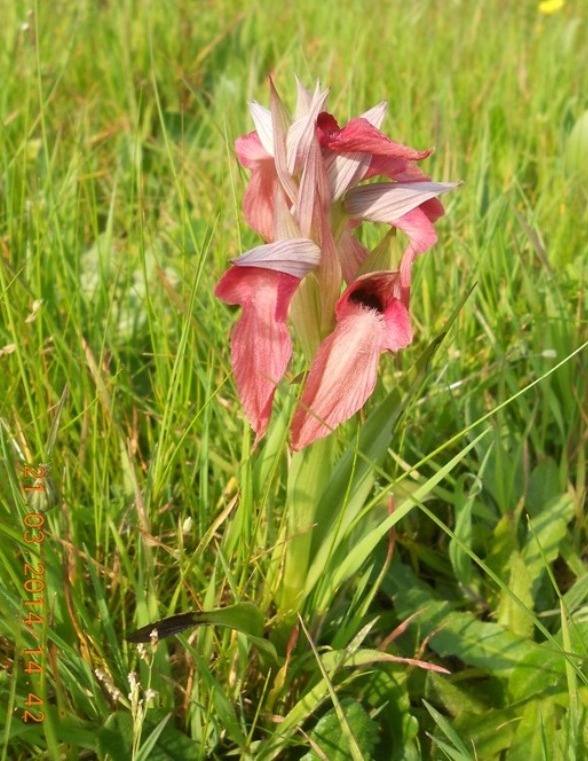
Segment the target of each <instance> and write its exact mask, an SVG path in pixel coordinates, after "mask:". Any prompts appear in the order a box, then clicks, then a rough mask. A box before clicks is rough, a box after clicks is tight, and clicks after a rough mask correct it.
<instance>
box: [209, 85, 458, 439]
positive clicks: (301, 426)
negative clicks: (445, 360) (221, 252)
mask: <svg viewBox="0 0 588 761" xmlns="http://www.w3.org/2000/svg"><path fill="white" fill-rule="evenodd" d="M297 87H298V101H297V106H296V111H295V115H294V118H291V117H290V116H289V115H288V113H287V111H286V109H285V107H284V105H283V103H282V101H281V100H280V98H279V96H278V94H277V92H276V90H275V88H274V86H273V84H272V83H271V82H270V109H266V108H264V107H262V106H260V105H259V104H257V103H253V104H252V105H251V115H252V118H253V121H254V124H255V127H256V129H255V131H254V132H251V133H249V134H248V135H245V136H243V137H240V138H238V139H237V141H236V152H237V156H238V158H239V160H240V162H241V163H242V165H243V166H244V167H245V168H247V169H248V170H250V172H251V179H250V182H249V185H248V187H247V190H246V192H245V199H244V213H245V218H246V220H247V222H248V224H249V225H250V226H251V227H252V228H253V229H254V230H256V231H257V232H258V233H259V234H260V235H261V237H262V238H263V239H264V240H265V244H263V245H260V246H257V247H256V248H253V249H251V250H250V251H248V252H247V253H245V254H244V255H243V256H241V257H239V259H237V260H235V261H234V262H233V264H232V266H231V267H230V269H229V270H228V271H227V272H226V273H225V275H223V277H222V278H221V280H220V281H219V283H218V285H217V288H216V295H217V296H218V297H219V298H220V299H222V300H223V301H225V302H226V303H229V304H238V305H239V306H241V307H242V314H241V316H240V318H239V320H238V321H237V323H236V325H235V327H234V328H233V332H232V336H231V362H232V367H233V373H234V377H235V381H236V385H237V390H238V393H239V396H240V399H241V401H242V403H243V406H244V408H245V412H246V414H247V417H248V418H249V420H250V422H251V424H252V427H253V429H254V430H255V432H256V436H257V439H259V438H260V437H261V436H263V434H264V433H265V431H266V429H267V425H268V421H269V416H270V413H271V407H272V404H273V398H274V394H275V390H276V387H277V385H278V383H279V382H280V380H281V378H282V377H283V375H284V373H285V371H286V368H287V365H288V362H289V360H290V357H291V353H292V342H291V339H290V335H289V332H288V326H287V319H288V316H289V317H290V319H291V320H292V322H293V324H294V328H295V331H296V334H297V337H298V338H299V340H300V343H301V346H302V348H303V350H304V352H305V354H306V355H307V357H308V359H309V360H311V362H312V365H311V369H310V372H309V375H308V379H307V383H306V387H305V389H304V391H303V393H302V397H301V399H300V402H299V406H298V408H297V410H296V412H295V415H294V420H293V427H292V445H293V447H294V448H295V449H300V448H303V447H305V446H307V445H308V444H310V443H311V442H312V441H314V440H316V439H318V438H321V437H323V436H326V435H327V434H328V433H330V432H331V430H333V429H334V428H336V427H337V426H338V425H339V424H340V423H342V422H343V421H345V420H347V419H348V418H349V417H351V416H352V415H353V414H354V413H355V412H356V411H358V410H359V409H361V407H363V405H364V403H365V401H366V400H367V399H368V397H369V396H370V395H371V393H372V392H373V390H374V387H375V384H376V380H377V367H378V360H379V356H380V354H382V353H383V352H393V351H398V350H399V349H401V348H404V347H405V346H407V345H408V344H409V343H410V342H411V340H412V331H411V327H410V319H409V314H408V306H409V295H410V282H411V272H412V265H413V262H414V259H415V257H416V256H417V255H418V254H420V253H423V252H424V251H426V250H427V249H429V248H430V247H431V246H432V245H433V244H434V243H435V242H436V240H437V236H436V233H435V229H434V222H435V221H436V220H437V219H438V218H439V217H440V216H441V215H442V214H443V206H442V205H441V203H440V202H439V200H438V196H440V195H441V194H443V193H445V192H446V191H448V190H451V189H453V188H454V187H456V185H457V183H438V182H432V181H431V179H430V178H429V177H428V176H427V175H425V174H424V173H423V172H422V170H421V169H420V168H419V167H418V165H417V162H418V161H421V160H423V159H425V158H426V157H427V156H429V154H430V153H431V151H430V150H424V151H417V150H415V149H413V148H409V147H407V146H405V145H402V144H401V143H397V142H394V141H392V140H390V139H389V138H387V137H386V136H385V135H383V134H382V133H381V132H380V129H379V128H380V125H381V123H382V120H383V118H384V115H385V112H386V104H385V103H380V104H379V105H377V106H375V107H374V108H372V109H370V110H369V111H367V112H365V113H364V114H363V115H362V116H360V117H358V118H355V119H352V120H351V121H349V122H348V123H347V124H346V125H345V126H344V127H339V125H338V124H337V122H336V121H335V119H334V117H333V116H332V115H331V114H329V113H327V112H326V111H325V110H324V107H325V104H326V100H327V95H328V92H327V91H321V90H320V88H319V87H318V86H317V88H316V89H315V91H314V92H313V93H310V92H308V91H307V90H306V89H305V88H304V87H302V85H301V84H300V83H299V82H297ZM376 177H380V178H384V181H378V182H369V183H367V184H366V183H365V181H366V180H371V179H372V178H376ZM361 183H363V184H361ZM367 221H371V222H384V223H386V224H388V225H390V226H391V227H393V228H397V229H398V230H401V231H402V232H403V233H404V234H406V236H407V238H408V244H407V246H406V248H405V250H404V252H403V254H402V257H401V260H400V262H399V267H398V269H396V268H394V269H392V270H390V271H386V272H380V271H378V272H369V269H370V267H369V263H370V252H369V251H368V250H367V249H366V248H365V247H364V246H363V245H362V244H361V242H360V241H359V240H358V239H357V237H356V234H355V231H356V228H357V227H358V225H360V224H361V223H363V222H367ZM366 268H367V271H366ZM372 269H373V267H372ZM377 269H381V267H378V268H377ZM345 285H346V286H347V287H346V289H345V290H344V293H343V294H342V295H341V290H342V288H343V287H345ZM257 439H256V440H257Z"/></svg>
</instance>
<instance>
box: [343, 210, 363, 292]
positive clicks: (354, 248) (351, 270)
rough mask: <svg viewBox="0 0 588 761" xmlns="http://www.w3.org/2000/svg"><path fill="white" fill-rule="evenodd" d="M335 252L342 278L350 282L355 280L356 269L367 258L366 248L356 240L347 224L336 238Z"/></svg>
mask: <svg viewBox="0 0 588 761" xmlns="http://www.w3.org/2000/svg"><path fill="white" fill-rule="evenodd" d="M337 253H338V255H339V262H340V263H341V273H342V275H343V279H344V280H345V282H346V283H352V282H353V281H354V280H355V276H356V274H357V270H358V269H359V268H360V267H361V265H362V264H363V263H364V261H365V260H366V259H367V256H368V250H367V248H366V247H365V246H363V245H362V244H361V243H360V242H359V241H358V240H357V238H356V237H355V235H354V234H353V230H352V229H351V227H350V225H349V224H348V225H347V226H346V227H345V229H344V230H343V232H342V233H341V235H340V236H339V239H338V240H337Z"/></svg>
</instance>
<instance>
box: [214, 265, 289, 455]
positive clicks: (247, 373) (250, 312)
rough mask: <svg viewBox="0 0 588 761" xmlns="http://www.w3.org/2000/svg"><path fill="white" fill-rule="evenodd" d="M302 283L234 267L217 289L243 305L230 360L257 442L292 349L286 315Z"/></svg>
mask: <svg viewBox="0 0 588 761" xmlns="http://www.w3.org/2000/svg"><path fill="white" fill-rule="evenodd" d="M298 284H299V280H298V278H296V277H293V276H292V275H286V274H284V273H281V272H273V271H271V270H268V269H261V268H256V267H235V266H233V267H231V268H230V269H229V270H228V271H227V272H225V274H224V275H223V276H222V278H221V279H220V281H219V282H218V284H217V286H216V289H215V295H216V296H217V297H218V298H219V299H221V300H222V301H224V302H226V303H227V304H239V305H240V306H241V307H242V309H243V311H242V313H241V317H240V318H239V320H238V321H237V322H236V324H235V326H234V327H233V330H232V333H231V365H232V367H233V375H234V378H235V383H236V386H237V391H238V393H239V398H240V400H241V404H242V405H243V408H244V409H245V413H246V415H247V418H248V420H249V422H250V423H251V426H252V428H253V430H254V431H255V433H256V441H257V440H259V439H260V438H261V437H262V436H263V435H264V433H265V431H266V429H267V425H268V421H269V417H270V414H271V408H272V402H273V399H274V394H275V391H276V386H277V384H278V383H279V382H280V380H281V378H282V377H283V375H284V373H285V371H286V367H287V366H288V362H289V360H290V356H291V354H292V341H291V340H290V336H289V334H288V328H287V326H286V316H287V314H288V307H289V305H290V301H291V299H292V296H293V295H294V292H295V291H296V288H297V287H298Z"/></svg>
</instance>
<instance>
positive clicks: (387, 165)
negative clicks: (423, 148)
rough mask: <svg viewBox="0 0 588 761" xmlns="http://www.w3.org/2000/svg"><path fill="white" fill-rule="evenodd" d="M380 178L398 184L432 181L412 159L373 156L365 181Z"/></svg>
mask: <svg viewBox="0 0 588 761" xmlns="http://www.w3.org/2000/svg"><path fill="white" fill-rule="evenodd" d="M378 176H383V177H388V178H389V179H391V180H395V181H396V182H426V181H428V180H430V179H431V178H430V177H429V175H428V174H426V173H425V172H423V170H422V169H421V168H420V167H419V166H418V164H416V163H415V162H414V161H412V160H411V159H405V158H398V157H396V156H372V160H371V163H370V166H369V169H368V170H367V172H366V173H365V177H364V178H363V179H364V180H369V179H371V178H372V177H378Z"/></svg>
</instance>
